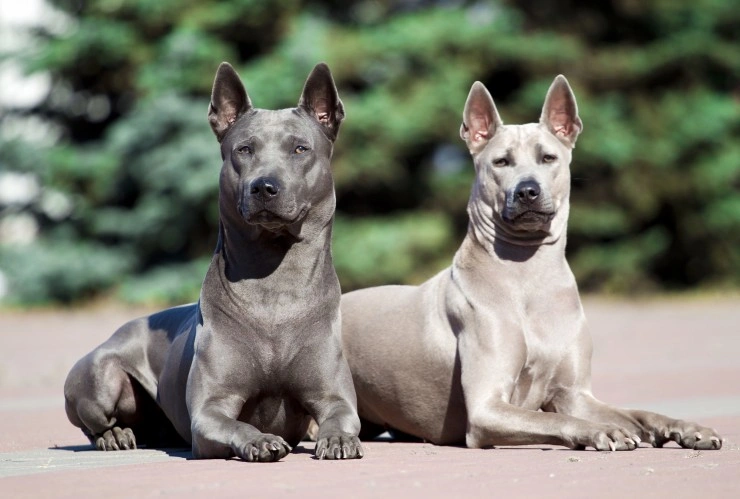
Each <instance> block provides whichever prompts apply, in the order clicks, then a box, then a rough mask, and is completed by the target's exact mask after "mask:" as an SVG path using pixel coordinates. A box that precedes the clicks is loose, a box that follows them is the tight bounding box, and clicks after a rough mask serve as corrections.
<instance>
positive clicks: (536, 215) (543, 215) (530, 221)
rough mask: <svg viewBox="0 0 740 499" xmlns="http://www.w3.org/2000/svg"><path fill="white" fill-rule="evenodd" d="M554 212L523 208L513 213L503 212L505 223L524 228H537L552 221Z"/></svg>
mask: <svg viewBox="0 0 740 499" xmlns="http://www.w3.org/2000/svg"><path fill="white" fill-rule="evenodd" d="M554 217H555V212H554V211H553V212H550V211H537V210H524V211H521V212H518V213H515V214H508V213H504V214H503V217H502V218H503V219H504V221H505V222H506V223H508V224H511V225H513V226H515V227H517V228H521V229H524V230H538V229H541V228H542V227H543V226H545V225H547V224H549V223H550V222H552V219H553V218H554Z"/></svg>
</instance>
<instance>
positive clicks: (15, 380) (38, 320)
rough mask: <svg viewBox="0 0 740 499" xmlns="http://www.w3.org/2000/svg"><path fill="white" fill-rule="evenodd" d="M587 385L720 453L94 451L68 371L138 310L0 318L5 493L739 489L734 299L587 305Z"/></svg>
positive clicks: (0, 489)
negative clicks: (693, 425) (332, 455)
mask: <svg viewBox="0 0 740 499" xmlns="http://www.w3.org/2000/svg"><path fill="white" fill-rule="evenodd" d="M585 306H586V313H587V314H588V316H589V321H590V325H591V331H592V333H593V335H594V339H595V348H596V351H595V354H594V368H593V377H594V391H595V393H596V394H597V396H599V397H600V398H602V399H604V400H607V401H609V402H612V403H615V404H619V405H623V406H631V407H641V408H646V409H652V410H657V411H661V412H665V413H668V414H671V415H674V416H678V417H683V418H691V419H698V420H700V421H702V422H703V423H705V424H708V425H711V426H714V427H715V428H717V429H718V430H719V431H720V433H721V434H722V435H723V436H724V437H725V439H726V441H725V446H724V448H723V449H722V450H720V451H706V452H695V451H688V450H684V449H680V448H678V447H667V448H665V449H652V448H647V447H643V448H640V449H638V450H636V451H634V452H629V453H597V452H595V451H581V452H577V451H571V450H568V449H561V448H555V447H546V446H542V447H526V448H499V449H494V450H469V449H462V448H453V447H435V446H432V445H427V444H400V443H388V442H370V443H367V444H366V445H365V449H366V457H365V458H364V459H362V460H360V461H352V462H327V461H322V462H319V461H316V460H314V459H313V458H312V454H311V449H312V445H311V444H307V445H304V446H302V447H299V448H298V449H297V451H296V452H294V453H293V454H291V455H290V456H288V457H287V458H286V459H285V460H284V461H282V462H280V463H275V464H248V463H244V462H241V461H238V460H229V461H191V460H188V457H189V453H188V452H187V451H183V450H173V451H167V452H164V451H155V450H139V451H134V452H120V453H101V452H94V451H90V450H89V447H88V446H87V445H86V440H85V438H84V437H83V436H82V434H81V433H80V432H79V431H78V430H77V429H76V428H74V427H72V426H71V425H70V424H69V423H68V422H67V420H66V417H65V415H64V409H63V402H62V385H63V382H64V377H65V376H66V373H67V371H68V370H69V368H70V367H71V365H72V364H73V363H74V362H75V361H76V360H77V359H78V358H79V357H80V356H82V355H83V354H84V353H86V352H87V351H89V350H90V349H91V348H92V347H93V346H95V345H97V344H98V343H100V342H101V341H102V340H103V339H105V338H106V337H108V336H109V335H110V333H111V332H112V331H113V330H114V329H115V327H116V326H117V325H119V324H120V323H122V322H124V321H125V320H126V319H128V318H132V317H134V316H137V315H140V314H142V313H144V312H145V311H143V310H131V309H123V308H96V309H85V310H76V311H40V312H39V311H36V312H29V313H16V312H7V311H3V312H0V496H2V497H9V498H10V497H12V498H23V497H33V498H44V497H75V498H80V497H93V496H94V497H99V496H106V497H124V496H125V497H162V496H165V497H202V496H205V495H207V494H217V495H218V496H219V497H233V496H236V495H245V494H249V495H254V494H259V495H270V496H273V497H281V496H293V497H318V496H327V495H330V496H339V495H343V496H348V497H379V496H383V497H443V496H446V497H458V496H463V495H464V496H468V497H490V496H492V495H494V494H495V495H503V496H505V497H531V496H535V495H538V496H546V497H595V496H597V495H598V496H599V497H619V496H623V495H625V494H637V495H639V497H668V496H670V497H673V498H676V497H693V496H696V495H697V494H702V495H703V497H705V498H710V497H711V498H714V497H740V447H739V446H738V444H740V298H738V297H722V298H706V297H705V298H700V299H691V300H688V299H669V300H658V301H654V300H650V301H646V302H640V303H637V302H629V303H628V302H609V301H604V300H594V299H591V300H587V301H586V305H585Z"/></svg>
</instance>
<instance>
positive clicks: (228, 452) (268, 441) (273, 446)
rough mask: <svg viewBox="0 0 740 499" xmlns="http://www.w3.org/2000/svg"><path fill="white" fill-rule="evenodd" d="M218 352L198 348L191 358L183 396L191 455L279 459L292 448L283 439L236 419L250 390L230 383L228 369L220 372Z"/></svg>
mask: <svg viewBox="0 0 740 499" xmlns="http://www.w3.org/2000/svg"><path fill="white" fill-rule="evenodd" d="M217 354H218V351H217V350H216V349H215V348H214V349H204V350H202V351H200V352H199V355H200V357H199V356H197V355H196V357H195V358H194V359H193V364H192V366H191V369H190V375H189V377H188V382H187V393H186V400H187V404H188V412H189V413H190V429H191V434H192V446H193V456H194V457H195V458H196V459H218V458H221V459H227V458H229V457H232V456H237V457H240V458H242V459H244V460H246V461H277V460H279V459H282V458H283V457H285V456H286V455H288V454H289V453H290V452H291V450H292V449H291V447H290V445H288V443H287V442H286V441H285V440H283V439H282V438H281V437H279V436H277V435H272V434H269V433H262V432H261V431H259V430H258V429H257V428H255V427H254V426H252V425H250V424H247V423H244V422H242V421H239V420H238V419H237V418H238V417H239V413H240V412H241V410H242V408H243V407H244V404H245V403H246V401H247V399H248V397H249V396H250V395H251V393H250V391H249V390H248V388H247V387H245V386H243V385H244V383H243V382H242V383H238V384H237V385H238V386H230V385H229V383H228V382H227V379H228V378H229V374H230V373H226V374H224V373H220V372H219V366H220V363H218V362H215V359H214V357H216V356H217ZM209 357H210V358H209ZM231 374H233V373H231ZM237 378H241V376H237Z"/></svg>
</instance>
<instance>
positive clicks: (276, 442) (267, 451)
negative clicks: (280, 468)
mask: <svg viewBox="0 0 740 499" xmlns="http://www.w3.org/2000/svg"><path fill="white" fill-rule="evenodd" d="M292 450H293V448H292V447H291V446H290V445H288V443H287V442H286V441H285V440H283V439H282V437H279V436H277V435H271V434H269V433H261V434H259V435H256V436H255V437H254V438H251V439H249V440H247V441H246V442H245V443H244V444H242V445H241V446H240V447H239V448H238V449H237V452H236V454H237V456H239V457H240V458H242V459H244V460H245V461H249V462H250V463H253V462H262V463H268V462H272V461H278V460H280V459H282V458H284V457H285V456H287V455H288V454H290V452H291V451H292Z"/></svg>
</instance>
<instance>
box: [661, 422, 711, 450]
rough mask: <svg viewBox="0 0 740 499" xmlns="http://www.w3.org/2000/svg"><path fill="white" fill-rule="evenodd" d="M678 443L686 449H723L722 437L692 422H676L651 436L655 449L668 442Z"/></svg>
mask: <svg viewBox="0 0 740 499" xmlns="http://www.w3.org/2000/svg"><path fill="white" fill-rule="evenodd" d="M671 441H672V442H676V443H677V444H678V445H680V446H681V447H683V448H684V449H695V450H717V449H721V448H722V437H720V436H719V435H718V434H717V432H716V431H714V430H713V429H712V428H707V427H705V426H701V425H699V424H697V423H692V422H690V421H681V420H676V421H673V422H672V423H670V424H668V425H666V426H665V427H664V428H659V429H657V430H655V431H653V432H651V434H650V443H651V444H653V447H663V445H664V444H665V443H667V442H671Z"/></svg>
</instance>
